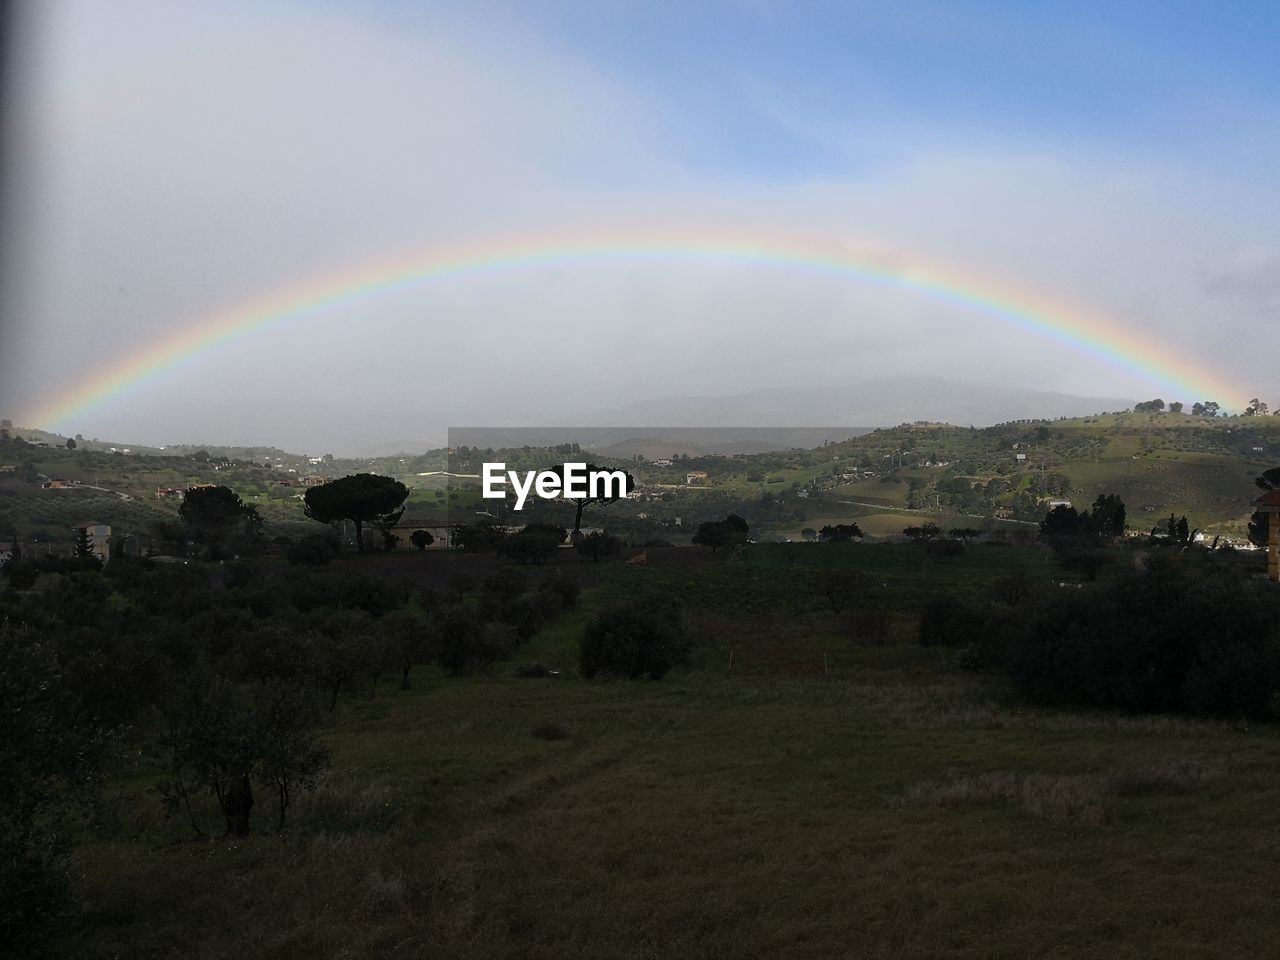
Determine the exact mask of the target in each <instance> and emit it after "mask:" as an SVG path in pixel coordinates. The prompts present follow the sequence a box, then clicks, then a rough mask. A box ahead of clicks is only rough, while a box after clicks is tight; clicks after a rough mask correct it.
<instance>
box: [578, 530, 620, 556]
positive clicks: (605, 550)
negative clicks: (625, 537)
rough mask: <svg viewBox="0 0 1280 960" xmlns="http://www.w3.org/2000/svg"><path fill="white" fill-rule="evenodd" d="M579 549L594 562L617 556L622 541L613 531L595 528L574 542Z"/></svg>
mask: <svg viewBox="0 0 1280 960" xmlns="http://www.w3.org/2000/svg"><path fill="white" fill-rule="evenodd" d="M574 547H575V548H576V549H577V551H578V552H579V553H580V554H582V555H583V556H584V557H586V558H587V559H589V560H591V561H592V562H593V563H598V562H599V561H601V560H607V559H610V558H611V557H616V556H617V555H618V553H619V552H620V551H621V550H622V541H621V540H619V539H618V538H617V537H615V536H614V535H613V534H611V533H605V532H603V531H601V530H593V531H591V533H588V534H587V535H586V536H583V537H579V538H578V542H577V543H575V544H574Z"/></svg>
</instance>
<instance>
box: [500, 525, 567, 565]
mask: <svg viewBox="0 0 1280 960" xmlns="http://www.w3.org/2000/svg"><path fill="white" fill-rule="evenodd" d="M560 543H561V540H560V537H559V535H558V534H556V533H554V532H551V531H548V530H546V529H544V528H542V527H541V526H539V527H535V528H531V527H526V528H525V529H524V530H521V531H520V532H519V533H513V534H511V535H510V536H508V537H506V538H504V539H503V541H502V542H501V543H499V544H498V556H500V557H504V558H506V559H508V560H514V561H515V562H516V563H519V564H526V563H528V564H538V563H542V562H544V561H546V560H549V559H551V558H552V557H553V556H555V553H556V550H558V549H559V548H560Z"/></svg>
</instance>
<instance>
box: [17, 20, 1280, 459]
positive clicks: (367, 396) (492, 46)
mask: <svg viewBox="0 0 1280 960" xmlns="http://www.w3.org/2000/svg"><path fill="white" fill-rule="evenodd" d="M38 28H39V30H38V33H37V34H36V35H35V36H34V37H33V44H32V47H33V49H34V50H36V51H37V54H38V56H37V57H36V58H35V60H34V61H33V66H32V67H31V68H30V73H29V77H28V81H27V83H26V85H25V86H24V91H25V98H24V103H25V106H26V109H25V110H24V111H23V115H22V117H21V118H20V124H19V127H18V130H19V132H20V134H21V139H20V141H19V145H20V146H21V147H22V150H21V151H20V157H19V159H20V161H21V169H22V170H23V176H24V180H23V191H22V193H23V196H24V198H25V199H26V205H25V208H24V214H25V215H24V216H23V218H22V224H23V231H22V243H21V244H20V245H14V244H12V243H11V244H10V245H9V246H8V247H6V249H5V257H4V260H5V263H4V266H5V268H6V271H7V276H6V278H5V279H6V282H5V284H4V287H5V293H4V296H5V303H4V304H3V309H4V313H5V315H6V316H8V317H21V318H22V320H21V323H20V324H18V326H17V328H16V329H8V330H6V331H5V334H4V336H5V350H4V351H3V352H4V354H5V359H4V360H3V361H0V363H3V367H4V368H3V370H0V407H3V409H4V410H5V411H7V412H6V414H5V415H6V416H9V415H11V413H10V412H8V411H13V410H15V409H20V408H22V407H24V406H28V405H30V404H31V403H32V402H33V401H34V400H36V399H42V398H46V397H48V396H49V395H50V394H51V393H56V392H57V391H58V390H59V389H63V388H64V385H65V387H66V388H69V387H70V385H72V384H74V382H75V381H76V379H77V377H78V376H80V375H81V374H80V371H93V370H97V369H100V368H102V367H103V366H106V367H110V366H111V365H112V364H115V363H117V362H118V361H119V359H120V358H123V357H128V356H130V355H132V354H133V353H135V352H136V351H138V350H140V349H143V348H145V347H146V346H147V345H148V344H151V343H154V342H156V341H157V340H158V339H160V338H163V337H164V336H165V335H167V334H168V333H169V332H172V331H173V330H175V329H180V328H183V327H184V326H186V325H188V324H190V323H192V322H195V321H197V320H198V319H199V318H202V317H207V316H209V315H211V314H213V313H215V312H216V311H219V310H221V309H224V308H226V307H227V306H229V305H234V304H237V303H240V302H243V301H246V300H248V299H250V298H253V297H257V296H260V295H262V294H264V293H266V292H270V291H272V290H276V289H279V288H282V287H288V286H291V285H294V284H297V283H299V282H301V281H302V280H304V279H305V278H310V277H316V278H324V277H326V276H332V275H333V274H334V273H335V272H336V271H339V270H342V269H346V268H348V267H350V266H351V265H354V264H360V263H365V262H376V261H378V260H380V259H382V258H385V257H386V256H387V255H389V254H392V253H396V252H399V251H404V250H408V249H417V248H426V247H438V248H443V249H454V248H458V249H460V248H464V247H466V246H468V245H470V244H473V243H484V242H490V241H492V242H495V243H500V242H501V241H502V240H504V239H506V238H511V237H529V236H534V237H537V236H556V235H560V234H563V233H564V232H565V231H566V230H569V229H582V230H590V229H607V230H609V231H611V232H614V233H623V234H625V233H626V232H627V231H628V230H634V231H635V232H636V233H637V234H638V235H645V234H648V233H652V232H653V231H654V230H655V229H666V230H668V231H674V232H678V231H679V229H680V225H682V224H691V225H695V226H698V227H699V228H705V229H708V230H719V231H720V232H724V233H728V234H730V235H732V234H733V233H734V232H735V231H742V232H743V233H744V234H745V233H747V232H751V233H764V234H766V235H773V236H779V237H791V236H794V237H799V238H803V239H804V240H805V242H806V243H816V244H820V245H821V244H830V245H831V246H832V248H833V249H837V248H841V247H842V246H845V245H849V244H856V245H858V247H859V249H861V250H863V251H864V252H865V253H866V254H867V255H869V256H872V257H876V258H879V260H880V261H881V262H883V263H885V264H902V265H910V264H912V263H914V262H917V261H921V260H938V261H943V262H947V263H951V264H953V265H955V267H956V269H957V270H959V271H960V272H965V271H968V272H972V273H973V274H975V275H983V276H988V277H992V278H995V279H996V280H998V281H1001V282H1005V283H1010V284H1012V285H1014V286H1017V287H1020V288H1025V289H1027V290H1030V291H1033V292H1036V293H1039V294H1041V295H1043V296H1044V297H1045V298H1047V299H1051V300H1058V301H1063V302H1067V303H1076V304H1079V305H1080V306H1081V308H1084V309H1090V310H1095V311H1098V312H1101V313H1104V314H1108V315H1111V316H1114V317H1116V318H1117V322H1119V323H1122V324H1124V326H1125V327H1126V329H1129V330H1133V331H1138V332H1141V333H1143V334H1145V335H1146V336H1147V337H1148V338H1150V340H1151V342H1152V343H1153V344H1154V343H1161V344H1166V345H1169V346H1170V348H1171V349H1175V350H1176V351H1179V352H1182V353H1184V354H1187V355H1190V356H1197V357H1201V358H1203V362H1204V363H1205V364H1206V365H1212V366H1216V367H1219V368H1221V369H1231V370H1233V371H1235V372H1236V373H1237V374H1238V376H1240V378H1241V379H1242V380H1243V381H1245V382H1248V383H1249V384H1251V385H1252V384H1257V387H1256V388H1253V387H1252V386H1251V388H1250V389H1257V390H1262V391H1264V392H1265V391H1266V390H1273V391H1280V383H1277V381H1276V375H1275V373H1274V372H1273V365H1271V364H1269V362H1267V361H1266V360H1264V359H1263V358H1261V357H1260V356H1259V355H1258V354H1257V353H1256V352H1254V351H1251V350H1250V349H1249V348H1248V346H1247V344H1249V343H1250V342H1251V337H1253V336H1255V335H1256V329H1257V327H1256V325H1257V323H1258V322H1259V319H1260V318H1261V317H1264V316H1267V315H1268V312H1269V311H1270V312H1271V313H1273V312H1274V307H1275V301H1274V290H1272V287H1271V286H1270V285H1269V282H1270V281H1269V278H1270V276H1271V273H1272V271H1273V268H1272V266H1271V265H1272V264H1273V263H1274V261H1273V260H1272V259H1269V258H1270V257H1272V256H1274V252H1273V248H1271V247H1268V246H1267V245H1266V238H1267V237H1268V235H1269V233H1268V232H1269V231H1270V229H1271V224H1273V223H1274V222H1275V215H1276V214H1277V213H1280V210H1278V209H1277V206H1278V204H1277V200H1276V196H1275V193H1274V189H1273V188H1271V187H1270V186H1269V184H1267V183H1261V184H1250V183H1244V184H1241V183H1237V182H1232V181H1230V180H1228V179H1227V178H1223V179H1221V180H1219V179H1215V178H1214V177H1213V176H1211V175H1206V174H1204V173H1203V172H1199V171H1196V170H1191V169H1188V168H1186V167H1178V166H1173V165H1170V164H1166V163H1162V162H1156V161H1155V160H1153V159H1151V158H1145V159H1144V158H1141V157H1128V158H1119V159H1118V158H1117V157H1116V156H1114V155H1107V154H1100V153H1099V152H1098V151H1097V150H1096V149H1095V148H1087V149H1086V148H1079V149H1047V148H1046V149H1041V150H1034V149H1029V148H1028V147H1027V144H1026V142H1025V140H1024V139H1020V138H1017V137H1011V138H1010V142H1008V143H1002V142H1000V141H998V140H991V139H986V140H983V141H982V142H969V143H966V142H963V141H962V140H959V139H955V138H954V136H952V137H950V138H945V139H938V140H935V141H931V142H928V143H917V142H911V143H908V144H906V145H905V146H901V148H900V149H897V150H886V151H885V156H891V157H892V162H885V163H881V164H877V165H876V166H875V167H874V169H868V168H866V167H865V166H859V165H857V164H856V163H854V164H851V165H850V166H849V168H848V169H847V170H843V171H841V170H836V171H835V172H833V173H832V174H831V175H829V176H827V177H826V178H825V179H822V180H813V179H806V178H802V177H799V176H791V175H787V174H786V173H785V172H779V173H778V174H777V175H776V176H770V177H754V178H750V179H748V178H743V177H739V176H732V177H729V176H717V175H716V173H715V172H714V171H713V170H708V169H706V167H705V162H704V161H705V153H704V152H703V150H702V145H699V144H690V143H689V142H688V140H687V139H685V134H684V132H683V126H684V124H685V122H686V121H685V120H682V121H681V122H679V123H676V122H672V121H671V119H670V111H671V110H672V109H675V106H677V105H672V104H668V103H664V102H662V101H661V100H660V99H654V98H653V97H652V96H651V94H650V93H649V92H648V91H645V90H640V89H635V88H631V87H628V86H626V85H625V84H623V83H622V82H620V81H619V80H618V79H617V78H616V77H614V76H613V75H612V74H610V72H609V71H608V70H607V69H605V68H603V67H602V65H600V64H597V63H592V62H590V61H589V60H588V59H585V58H579V57H575V56H574V55H573V54H571V53H567V52H566V50H565V48H564V47H563V46H562V45H560V46H557V45H554V44H552V43H550V42H548V41H547V40H546V38H544V37H541V36H539V35H538V34H537V33H536V32H532V31H529V30H527V29H524V28H516V27H515V26H513V25H510V24H507V23H505V22H503V21H501V20H498V21H490V22H488V23H486V24H485V25H484V26H478V25H477V24H475V23H471V22H468V21H467V20H466V19H465V18H464V17H462V16H460V15H442V14H440V13H439V11H431V12H429V13H424V12H421V11H419V10H417V9H416V8H412V7H410V8H400V7H398V6H389V7H386V8H378V7H363V6H362V7H354V6H352V7H340V6H328V5H315V4H307V5H301V4H286V3H274V4H265V5H232V4H217V5H211V4H174V3H160V2H128V3H115V4H110V5H107V4H94V3H80V4H74V3H73V4H65V5H49V8H48V11H47V12H45V13H44V14H42V16H41V18H40V19H39V21H38ZM806 122H807V121H806ZM864 134H865V135H870V132H869V131H864ZM891 135H892V134H891V132H886V133H885V134H884V136H885V137H886V138H890V137H891ZM804 136H805V137H809V138H813V139H820V138H823V137H829V138H832V139H831V140H830V142H829V144H828V145H829V147H830V151H829V152H830V154H831V155H833V156H839V155H840V151H841V149H842V146H841V144H840V142H839V140H840V138H841V137H842V136H844V134H843V133H842V132H841V131H840V130H838V129H835V128H832V127H830V126H829V125H828V126H823V125H822V124H817V125H815V126H813V127H812V128H807V129H806V130H805V132H804ZM885 142H886V143H888V144H889V146H892V144H891V143H889V141H888V139H886V141H885ZM1014 143H1017V146H1015V145H1013V144H1014ZM1241 250H1245V251H1261V253H1257V254H1248V255H1242V254H1237V253H1236V251H1241ZM1267 251H1272V252H1271V253H1268V252H1267ZM11 281H12V282H11ZM1228 294H1229V295H1228ZM894 371H901V372H913V373H925V374H935V375H936V374H943V375H952V376H961V377H963V376H965V375H966V374H968V375H969V376H970V377H972V378H977V377H993V378H998V379H999V380H1001V381H1002V382H1009V383H1023V384H1029V385H1035V386H1040V387H1044V388H1048V389H1060V390H1066V391H1073V392H1091V393H1098V394H1103V395H1117V394H1119V395H1124V394H1134V395H1137V394H1139V393H1141V392H1142V391H1143V390H1145V389H1146V387H1147V386H1148V385H1147V384H1145V383H1143V382H1141V381H1137V380H1135V379H1134V378H1132V377H1129V378H1126V377H1125V376H1124V375H1122V374H1121V373H1119V372H1117V371H1115V370H1112V369H1107V368H1101V367H1099V366H1098V365H1097V364H1094V363H1090V362H1087V361H1084V360H1083V359H1082V358H1081V357H1080V356H1078V355H1073V354H1071V353H1069V352H1064V351H1063V350H1062V349H1061V348H1057V347H1053V346H1051V345H1049V344H1047V343H1046V342H1045V341H1042V340H1039V339H1037V338H1035V337H1033V336H1030V335H1028V334H1026V333H1025V332H1018V331H1016V330H1014V329H1012V328H1010V327H1008V326H1007V325H1004V324H1001V323H1000V322H999V321H998V320H994V319H992V318H990V317H986V316H982V315H979V314H975V313H974V312H972V311H966V310H963V309H958V308H956V307H954V306H948V305H947V304H945V303H943V302H942V301H940V300H937V299H929V298H927V297H919V296H912V295H908V294H905V293H903V292H902V291H895V290H892V289H885V288H881V287H876V286H874V285H868V284H865V283H857V282H851V281H850V280H849V279H847V278H840V277H833V276H829V275H823V274H821V273H816V272H813V271H806V270H804V269H784V268H782V267H777V266H773V267H770V266H761V265H758V264H756V265H753V264H742V263H733V262H730V261H725V260H718V259H716V258H715V257H708V258H704V259H693V260H688V259H686V260H679V259H678V258H677V259H672V258H663V257H650V258H645V257H633V258H623V259H618V260H613V261H610V260H607V259H606V260H601V261H596V262H585V261H582V262H577V261H565V262H560V263H548V264H542V265H526V266H523V267H519V268H512V269H508V270H504V271H482V272H479V273H477V274H475V275H474V276H471V277H466V276H459V277H455V278H453V279H450V280H448V281H447V282H440V283H437V284H433V285H430V286H426V287H421V288H414V289H410V290H405V291H400V292H385V293H383V294H382V295H380V296H371V297H365V298H361V299H357V300H354V301H351V302H349V303H346V304H343V305H340V306H339V307H336V308H334V309H330V310H326V311H320V312H316V313H313V314H309V315H307V316H305V317H302V318H300V319H298V320H295V321H292V322H290V323H287V324H281V325H278V326H276V327H273V328H270V329H266V330H263V331H261V332H260V333H257V334H255V335H254V336H251V337H246V338H243V339H242V340H239V341H236V342H234V343H229V344H227V345H225V346H223V347H220V348H218V349H215V350H211V351H209V352H207V353H206V354H204V355H202V356H201V357H199V358H197V359H196V360H195V361H193V362H191V363H188V364H185V365H183V366H181V367H179V368H175V369H173V370H171V371H169V372H167V373H165V374H162V375H160V376H157V377H155V378H153V379H151V380H149V381H147V382H145V383H142V384H139V385H138V386H137V387H136V389H133V390H130V391H126V392H125V393H123V394H121V395H120V396H117V397H115V398H113V399H111V400H110V401H109V402H105V403H103V404H100V405H98V406H96V407H95V408H93V409H91V410H88V411H85V412H84V413H83V414H82V415H80V416H78V417H77V419H76V422H75V423H72V424H68V425H67V426H68V428H69V429H71V430H72V431H73V432H83V433H85V434H86V435H101V436H104V437H105V436H111V437H114V438H119V439H122V440H132V441H150V442H175V441H180V440H200V441H209V442H218V441H226V442H229V441H239V442H261V443H267V442H273V443H279V444H283V445H289V446H297V447H304V448H307V449H310V450H318V449H321V448H332V449H337V450H339V451H340V450H343V449H353V448H357V447H360V446H367V445H368V443H367V441H371V440H375V439H377V438H379V437H399V436H438V435H442V433H443V429H444V427H445V426H447V425H448V424H450V423H453V424H463V423H470V424H476V423H483V422H491V423H516V422H520V421H522V420H524V421H528V420H530V419H538V418H542V419H555V418H556V417H557V416H558V415H561V414H564V413H567V412H582V411H588V412H589V411H590V410H591V409H593V408H595V409H599V408H607V407H618V406H622V405H625V404H626V403H629V402H632V401H636V400H642V399H647V398H653V397H660V396H671V395H689V394H717V393H734V392H740V391H741V390H742V389H744V388H749V387H754V386H781V385H786V384H795V383H841V382H847V381H848V380H850V379H870V378H872V377H880V376H883V375H885V374H887V373H892V372H894ZM1184 399H1185V400H1187V401H1188V402H1190V401H1191V400H1194V399H1199V398H1193V397H1186V398H1184Z"/></svg>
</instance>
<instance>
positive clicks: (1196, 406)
mask: <svg viewBox="0 0 1280 960" xmlns="http://www.w3.org/2000/svg"><path fill="white" fill-rule="evenodd" d="M1220 409H1221V407H1220V406H1219V405H1218V403H1217V402H1215V401H1213V400H1205V401H1203V402H1196V403H1193V404H1192V405H1191V415H1192V416H1195V417H1216V416H1217V415H1218V411H1219V410H1220Z"/></svg>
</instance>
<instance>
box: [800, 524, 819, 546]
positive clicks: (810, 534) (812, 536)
mask: <svg viewBox="0 0 1280 960" xmlns="http://www.w3.org/2000/svg"><path fill="white" fill-rule="evenodd" d="M800 539H801V540H803V541H805V542H806V543H811V542H812V541H814V540H817V539H818V531H817V530H815V529H813V527H805V528H804V529H803V530H801V531H800Z"/></svg>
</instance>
